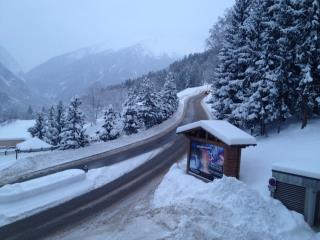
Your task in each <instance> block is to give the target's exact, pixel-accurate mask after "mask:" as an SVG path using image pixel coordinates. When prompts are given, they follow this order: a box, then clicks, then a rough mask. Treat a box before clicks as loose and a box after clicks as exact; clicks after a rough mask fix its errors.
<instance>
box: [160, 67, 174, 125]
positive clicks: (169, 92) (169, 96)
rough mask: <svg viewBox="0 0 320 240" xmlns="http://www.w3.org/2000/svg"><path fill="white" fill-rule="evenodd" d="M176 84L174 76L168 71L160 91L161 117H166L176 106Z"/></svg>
mask: <svg viewBox="0 0 320 240" xmlns="http://www.w3.org/2000/svg"><path fill="white" fill-rule="evenodd" d="M177 93H178V91H177V86H176V84H175V79H174V76H173V74H172V73H171V72H169V73H168V74H167V76H166V81H165V83H164V86H163V89H162V91H161V94H160V95H161V102H162V103H161V109H162V111H161V112H162V113H163V118H164V119H168V118H169V117H170V116H171V115H172V114H173V113H174V112H175V111H176V110H177V108H178V105H179V100H178V96H177Z"/></svg>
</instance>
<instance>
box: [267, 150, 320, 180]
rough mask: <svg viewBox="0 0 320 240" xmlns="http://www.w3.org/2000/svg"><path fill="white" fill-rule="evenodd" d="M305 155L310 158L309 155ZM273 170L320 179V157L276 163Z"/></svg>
mask: <svg viewBox="0 0 320 240" xmlns="http://www.w3.org/2000/svg"><path fill="white" fill-rule="evenodd" d="M304 157H306V158H308V156H307V155H304ZM272 170H275V171H279V172H286V173H291V174H295V175H299V176H304V177H309V178H315V179H319V180H320V164H319V159H313V158H311V159H307V161H306V160H301V161H299V162H296V161H285V162H280V163H274V164H273V165H272Z"/></svg>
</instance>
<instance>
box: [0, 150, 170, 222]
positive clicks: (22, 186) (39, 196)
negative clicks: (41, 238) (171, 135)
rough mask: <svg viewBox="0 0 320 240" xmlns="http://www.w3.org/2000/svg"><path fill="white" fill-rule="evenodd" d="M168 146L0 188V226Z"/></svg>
mask: <svg viewBox="0 0 320 240" xmlns="http://www.w3.org/2000/svg"><path fill="white" fill-rule="evenodd" d="M168 146H169V145H165V146H163V147H162V148H159V149H156V150H153V151H150V152H147V153H144V154H142V155H140V156H137V157H134V158H130V159H127V160H126V161H123V162H121V163H117V164H114V165H111V166H107V167H102V168H97V169H92V170H89V171H88V172H87V173H85V172H84V171H82V170H79V169H71V170H66V171H63V172H59V173H56V174H52V175H48V176H45V177H41V178H37V179H33V180H30V181H26V182H22V183H17V184H12V185H5V186H3V187H1V188H0V226H1V225H5V224H8V223H10V222H12V221H16V220H18V219H22V218H24V217H26V216H29V215H32V214H34V213H36V212H39V211H42V210H44V209H47V208H50V207H53V206H56V205H58V204H61V203H62V202H65V201H68V200H69V199H72V198H74V197H76V196H79V195H81V194H84V193H86V192H88V191H91V190H93V189H95V188H98V187H100V186H102V185H104V184H107V183H109V182H111V181H113V180H115V179H117V178H119V177H120V176H122V175H124V174H125V173H128V172H130V171H132V170H133V169H135V168H137V167H138V166H140V165H141V164H143V163H145V162H146V161H148V160H149V159H150V158H152V157H153V156H154V155H156V154H158V153H159V152H160V151H163V150H164V149H165V148H167V147H168Z"/></svg>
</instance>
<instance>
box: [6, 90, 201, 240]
mask: <svg viewBox="0 0 320 240" xmlns="http://www.w3.org/2000/svg"><path fill="white" fill-rule="evenodd" d="M202 98H203V96H202V95H198V96H196V97H193V98H191V99H190V100H189V102H188V103H187V107H186V114H185V116H184V119H183V121H182V123H181V125H183V124H186V123H190V122H193V121H198V120H202V119H207V115H206V113H205V112H204V110H203V109H202V106H201V103H200V102H201V100H202ZM168 143H170V146H169V147H168V148H167V149H166V150H165V151H162V152H160V153H159V154H157V155H156V156H154V157H153V158H152V159H150V160H149V161H148V162H146V163H145V164H143V165H141V166H139V167H138V168H136V169H135V170H133V171H131V172H130V173H127V174H125V175H123V176H122V177H120V178H118V179H116V180H114V181H113V182H111V183H108V184H106V185H104V186H102V187H100V188H98V189H95V190H93V191H91V192H89V193H86V194H84V195H82V196H79V197H76V198H74V199H72V200H70V201H68V202H66V203H63V204H61V205H59V206H57V207H54V208H52V209H48V210H45V211H43V212H41V213H38V214H36V215H33V216H30V217H27V218H25V219H22V220H19V221H17V222H15V223H12V224H9V225H6V226H3V227H1V228H0V238H1V239H36V238H40V237H44V236H46V235H48V234H49V233H50V232H54V231H57V230H59V229H61V228H63V227H66V226H68V225H69V224H74V222H77V221H79V220H81V219H83V218H85V217H87V216H89V215H92V214H94V213H96V212H98V211H101V210H102V209H105V208H107V207H108V206H110V205H111V204H113V203H114V202H116V201H118V200H120V199H122V198H123V197H124V196H126V195H128V194H130V193H133V192H134V191H135V190H136V189H137V188H139V187H140V186H143V185H144V184H146V182H148V181H150V180H151V179H152V178H154V177H156V176H158V175H159V174H160V173H163V172H164V171H165V170H167V169H168V168H169V167H170V166H171V165H172V164H173V163H174V162H176V161H177V160H178V159H180V158H181V157H182V156H183V154H185V153H186V150H187V147H188V141H187V139H186V138H185V137H183V136H180V135H179V136H178V135H176V133H175V129H174V130H172V131H170V132H169V133H167V134H165V135H164V136H162V137H160V138H157V139H155V140H152V141H150V142H148V143H145V144H143V145H140V146H137V147H131V148H130V149H129V150H125V151H121V152H118V153H111V154H105V155H104V156H103V157H100V158H96V159H90V161H89V160H88V159H85V160H84V161H82V162H73V163H72V164H70V163H68V164H64V165H63V166H62V167H61V166H60V168H62V169H68V168H75V167H82V166H83V164H84V163H85V164H86V165H87V166H88V167H89V168H97V167H101V166H106V165H111V164H113V163H116V162H120V161H123V160H125V159H128V158H130V157H133V156H135V155H139V154H142V153H144V152H145V151H150V150H152V149H156V148H159V147H162V146H163V145H165V144H168Z"/></svg>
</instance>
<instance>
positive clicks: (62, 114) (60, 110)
mask: <svg viewBox="0 0 320 240" xmlns="http://www.w3.org/2000/svg"><path fill="white" fill-rule="evenodd" d="M55 113H56V114H55V127H56V129H57V131H56V137H55V138H56V142H57V145H60V144H61V134H62V131H63V129H64V128H65V126H66V109H65V107H64V105H63V103H62V101H60V102H59V103H58V104H57V106H56V110H55Z"/></svg>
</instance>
